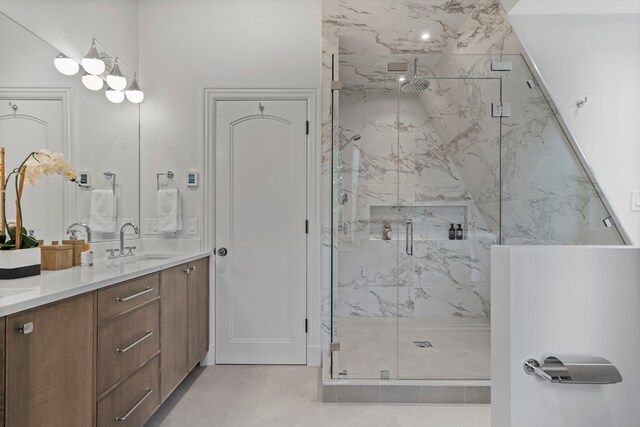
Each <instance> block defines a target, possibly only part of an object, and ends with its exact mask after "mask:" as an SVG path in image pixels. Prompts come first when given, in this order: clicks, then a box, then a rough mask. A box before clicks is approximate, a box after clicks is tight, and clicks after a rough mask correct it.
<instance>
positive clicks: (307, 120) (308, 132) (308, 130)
mask: <svg viewBox="0 0 640 427" xmlns="http://www.w3.org/2000/svg"><path fill="white" fill-rule="evenodd" d="M307 135H309V120H307Z"/></svg>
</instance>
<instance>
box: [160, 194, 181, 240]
mask: <svg viewBox="0 0 640 427" xmlns="http://www.w3.org/2000/svg"><path fill="white" fill-rule="evenodd" d="M157 209H158V231H159V232H160V233H175V232H176V231H179V230H182V204H181V203H180V192H179V191H178V189H177V188H173V189H168V190H158V199H157Z"/></svg>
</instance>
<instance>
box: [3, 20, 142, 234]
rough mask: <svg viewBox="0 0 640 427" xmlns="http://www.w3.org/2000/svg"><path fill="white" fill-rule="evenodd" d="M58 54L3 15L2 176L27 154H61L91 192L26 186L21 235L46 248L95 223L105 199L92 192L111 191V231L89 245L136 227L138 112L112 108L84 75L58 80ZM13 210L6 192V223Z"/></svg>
mask: <svg viewBox="0 0 640 427" xmlns="http://www.w3.org/2000/svg"><path fill="white" fill-rule="evenodd" d="M90 42H91V41H90V40H87V49H88V48H89V44H90ZM59 53H60V52H59V51H58V50H56V49H55V48H54V47H53V46H51V45H49V44H48V43H46V42H45V41H43V40H42V39H40V38H39V37H38V36H36V35H35V34H33V33H32V32H31V31H29V30H28V29H27V28H25V27H23V26H21V25H20V24H18V23H16V22H15V21H13V20H12V19H11V18H9V17H8V16H6V15H4V14H2V13H0V146H4V147H6V153H7V154H6V169H7V173H8V171H9V170H10V169H12V168H15V167H17V166H18V165H19V164H20V162H21V160H23V159H24V158H25V157H26V156H27V155H28V154H29V153H30V152H32V151H38V150H40V149H42V148H44V149H47V150H49V151H51V152H61V153H64V156H65V157H66V158H67V159H69V161H70V162H71V164H72V166H73V167H74V168H75V169H76V170H77V171H83V172H87V173H88V174H89V176H90V179H91V181H90V186H86V187H80V186H78V185H75V184H72V183H69V182H66V181H63V179H62V177H59V176H44V177H42V178H41V179H40V181H39V182H37V183H36V184H35V185H34V186H29V185H25V189H24V193H23V199H22V200H23V202H22V208H23V224H24V226H25V228H27V229H30V230H33V232H34V234H35V236H36V237H37V238H38V239H42V240H45V241H46V242H50V241H51V240H62V239H64V238H67V236H66V235H65V230H66V228H67V226H68V225H70V224H71V223H74V222H83V223H89V222H90V219H91V220H93V223H94V224H95V223H96V220H98V219H99V218H97V217H99V216H101V215H99V214H101V213H103V212H100V207H99V206H97V205H98V204H97V203H96V200H99V199H100V198H99V197H98V196H104V195H105V194H104V192H100V191H96V192H94V190H112V189H113V190H115V221H114V227H113V231H106V230H108V229H109V226H102V228H104V229H105V230H104V231H99V230H93V233H92V234H93V236H92V240H93V241H94V242H95V241H106V240H114V239H117V238H119V233H118V232H119V230H120V227H121V225H122V224H124V223H125V222H135V223H139V222H140V203H139V200H140V194H139V192H140V180H139V170H140V168H139V164H140V144H139V128H140V123H139V122H140V110H139V105H138V104H132V103H130V102H128V101H126V100H125V101H124V102H122V103H120V104H113V103H111V102H110V101H109V100H107V99H106V97H105V90H104V89H102V90H99V91H95V92H94V91H90V90H88V89H87V88H85V87H84V86H83V84H82V82H81V73H82V69H81V70H80V72H79V73H78V74H76V75H74V76H65V75H63V74H61V73H59V72H58V71H57V70H56V68H55V67H54V64H53V59H54V58H55V57H56V56H57V55H58V54H59ZM105 87H106V85H105ZM114 180H115V186H114V185H113V184H114ZM99 193H102V194H99ZM107 196H108V195H107ZM92 199H93V205H94V208H93V209H92ZM107 199H108V198H107ZM102 202H104V197H103V199H102ZM107 202H109V203H110V201H109V200H107ZM14 203H15V190H14V189H13V187H12V186H9V187H8V188H7V218H8V219H13V218H15V209H14ZM109 203H108V204H109ZM91 216H93V218H90V217H91ZM106 222H107V223H109V221H108V220H107V221H106ZM98 228H99V229H100V228H101V227H98ZM83 237H86V236H83Z"/></svg>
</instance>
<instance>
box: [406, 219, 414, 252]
mask: <svg viewBox="0 0 640 427" xmlns="http://www.w3.org/2000/svg"><path fill="white" fill-rule="evenodd" d="M405 252H406V253H407V255H411V256H413V220H412V219H408V220H407V224H406V228H405Z"/></svg>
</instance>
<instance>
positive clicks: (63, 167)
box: [0, 147, 77, 250]
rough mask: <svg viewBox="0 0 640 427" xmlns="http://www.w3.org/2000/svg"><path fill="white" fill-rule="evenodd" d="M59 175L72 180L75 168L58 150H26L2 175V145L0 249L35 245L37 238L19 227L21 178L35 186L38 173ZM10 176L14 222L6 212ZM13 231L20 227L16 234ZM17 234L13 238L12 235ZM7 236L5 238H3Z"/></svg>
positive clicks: (0, 160)
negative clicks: (11, 168)
mask: <svg viewBox="0 0 640 427" xmlns="http://www.w3.org/2000/svg"><path fill="white" fill-rule="evenodd" d="M53 174H59V175H62V177H63V178H64V180H65V181H70V182H75V181H76V179H77V174H76V171H75V170H73V168H72V167H71V164H70V163H69V162H68V161H67V160H66V159H65V158H64V156H63V154H62V153H52V152H50V151H49V150H45V149H42V150H40V151H34V152H32V153H29V155H28V156H27V158H26V159H24V161H23V162H22V163H21V164H20V166H19V167H17V168H15V169H13V170H12V171H11V172H10V173H9V175H8V176H7V177H6V179H5V177H4V175H5V161H4V147H3V148H2V149H1V150H0V178H1V182H0V190H1V191H2V198H1V200H0V202H1V208H2V209H1V214H2V218H1V224H0V250H7V249H21V248H33V247H36V246H38V242H37V240H35V239H34V238H33V237H32V236H29V234H28V233H27V230H26V229H25V228H24V227H23V226H22V210H21V207H20V199H21V198H22V191H23V186H24V182H25V180H26V181H27V183H28V184H29V185H35V184H36V183H37V182H38V180H39V179H40V177H42V175H53ZM12 177H13V179H14V183H15V188H16V195H17V198H16V223H15V224H9V222H8V221H7V215H6V191H5V189H6V188H7V185H9V181H10V180H11V178H12ZM16 230H20V231H19V232H17V233H16ZM16 235H17V238H16ZM7 237H8V238H9V240H7Z"/></svg>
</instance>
